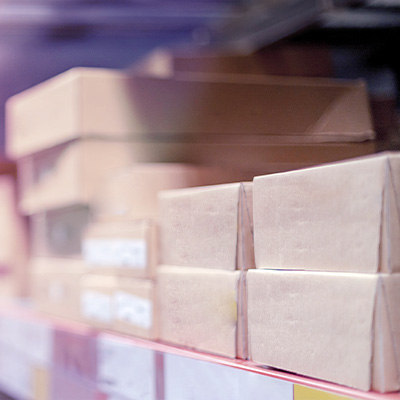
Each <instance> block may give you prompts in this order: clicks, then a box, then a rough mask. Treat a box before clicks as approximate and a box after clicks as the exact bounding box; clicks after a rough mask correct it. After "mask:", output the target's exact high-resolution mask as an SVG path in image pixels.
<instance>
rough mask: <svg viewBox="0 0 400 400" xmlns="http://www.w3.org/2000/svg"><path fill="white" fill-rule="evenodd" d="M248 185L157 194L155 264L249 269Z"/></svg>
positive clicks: (250, 219) (250, 221)
mask: <svg viewBox="0 0 400 400" xmlns="http://www.w3.org/2000/svg"><path fill="white" fill-rule="evenodd" d="M252 196H253V194H252V183H248V182H246V183H232V184H227V185H215V186H204V187H200V188H194V189H180V190H171V191H165V192H160V194H159V199H160V202H159V204H160V241H161V254H160V261H161V263H162V264H166V265H176V266H185V267H199V268H216V269H226V270H231V271H233V270H235V269H239V270H245V269H248V268H254V250H253V235H252V226H253V212H252V207H253V197H252Z"/></svg>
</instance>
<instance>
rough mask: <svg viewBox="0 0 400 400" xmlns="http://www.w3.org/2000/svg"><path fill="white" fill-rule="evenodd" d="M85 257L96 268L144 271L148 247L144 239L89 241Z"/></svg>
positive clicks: (85, 248)
mask: <svg viewBox="0 0 400 400" xmlns="http://www.w3.org/2000/svg"><path fill="white" fill-rule="evenodd" d="M82 250H83V257H84V259H85V261H86V262H88V263H89V264H91V265H92V266H94V267H127V268H137V269H144V268H146V265H147V245H146V241H145V240H143V239H87V240H85V241H84V242H83V249H82Z"/></svg>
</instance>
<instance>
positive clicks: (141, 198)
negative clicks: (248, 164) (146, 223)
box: [93, 144, 248, 220]
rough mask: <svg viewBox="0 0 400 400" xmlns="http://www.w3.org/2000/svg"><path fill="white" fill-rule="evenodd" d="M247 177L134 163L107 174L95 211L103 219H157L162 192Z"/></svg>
mask: <svg viewBox="0 0 400 400" xmlns="http://www.w3.org/2000/svg"><path fill="white" fill-rule="evenodd" d="M177 146H178V147H179V145H178V144H177ZM243 176H246V175H245V174H243V173H241V171H235V170H231V169H229V170H227V169H225V168H218V167H214V168H211V167H204V166H198V165H197V166H196V165H190V164H176V163H140V164H134V165H130V166H128V167H124V168H120V169H117V170H113V171H111V172H110V173H109V174H108V175H107V177H106V179H105V180H104V183H103V184H102V185H101V186H100V187H99V190H98V195H97V196H96V197H95V198H94V200H93V212H94V214H95V215H96V218H100V219H102V220H104V219H114V220H115V219H122V220H126V219H130V220H132V219H143V218H157V217H158V197H157V194H158V192H159V191H161V190H169V189H180V188H186V187H194V186H204V185H211V184H217V183H229V182H236V181H237V180H238V179H240V178H241V177H243ZM247 176H248V175H247Z"/></svg>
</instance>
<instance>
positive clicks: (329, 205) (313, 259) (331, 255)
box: [254, 153, 400, 273]
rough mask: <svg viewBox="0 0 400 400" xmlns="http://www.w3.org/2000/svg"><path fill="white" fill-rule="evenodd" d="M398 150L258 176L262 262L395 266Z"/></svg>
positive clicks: (399, 256)
mask: <svg viewBox="0 0 400 400" xmlns="http://www.w3.org/2000/svg"><path fill="white" fill-rule="evenodd" d="M399 167H400V156H399V154H397V153H388V154H386V153H384V154H381V155H377V156H370V157H365V158H360V159H356V160H350V161H348V162H341V163H335V164H330V165H325V166H321V167H316V168H311V169H305V170H300V171H293V172H288V173H282V174H275V175H269V176H261V177H256V178H255V179H254V220H255V223H254V241H255V257H256V265H257V267H259V268H281V269H282V268H283V269H307V270H327V271H350V272H370V273H371V272H378V271H382V272H398V271H399V270H400V249H399V246H397V245H396V243H397V242H398V241H399V238H400V214H399V204H400V203H399V202H398V193H400V190H399V179H400V178H399V176H400V169H399Z"/></svg>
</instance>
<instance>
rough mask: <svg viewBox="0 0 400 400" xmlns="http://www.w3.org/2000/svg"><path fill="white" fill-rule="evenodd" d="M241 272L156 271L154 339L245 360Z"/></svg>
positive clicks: (188, 269)
mask: <svg viewBox="0 0 400 400" xmlns="http://www.w3.org/2000/svg"><path fill="white" fill-rule="evenodd" d="M244 274H245V273H244V272H240V271H222V270H211V269H206V268H184V267H170V266H162V267H160V268H159V269H158V271H157V285H158V286H157V287H158V304H159V310H160V339H161V340H163V341H165V342H168V343H173V344H177V345H180V346H184V347H189V348H192V349H195V350H199V351H203V352H207V353H214V354H219V355H222V356H226V357H231V358H235V357H238V358H244V359H245V358H246V356H247V335H246V325H247V322H246V309H245V305H244V304H245V303H244V302H245V294H244V285H245V282H244Z"/></svg>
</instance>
